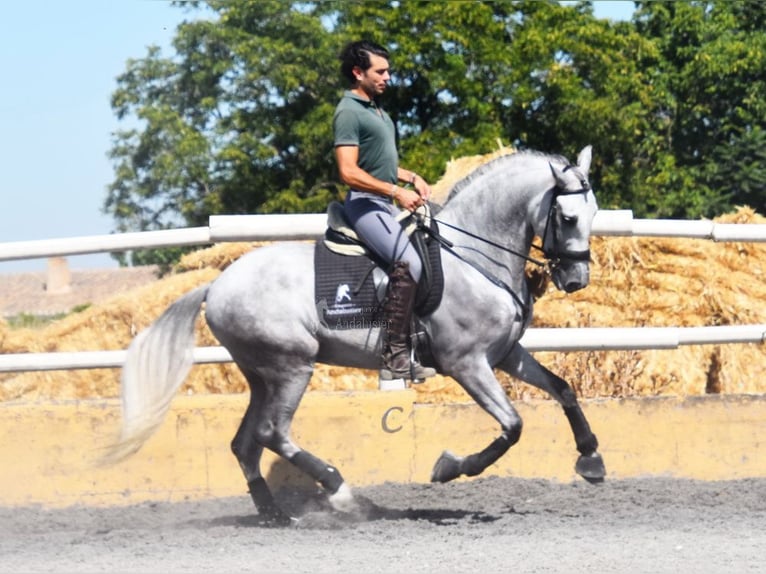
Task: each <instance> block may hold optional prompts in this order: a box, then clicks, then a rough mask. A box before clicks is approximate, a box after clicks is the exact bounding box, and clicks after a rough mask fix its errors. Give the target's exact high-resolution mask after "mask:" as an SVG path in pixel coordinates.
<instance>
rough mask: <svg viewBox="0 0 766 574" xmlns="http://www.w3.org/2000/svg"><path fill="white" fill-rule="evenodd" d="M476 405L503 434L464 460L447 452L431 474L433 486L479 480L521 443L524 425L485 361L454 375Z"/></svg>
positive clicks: (442, 455)
mask: <svg viewBox="0 0 766 574" xmlns="http://www.w3.org/2000/svg"><path fill="white" fill-rule="evenodd" d="M451 376H452V377H454V378H455V379H456V380H457V381H458V383H460V385H461V386H462V387H463V388H464V389H465V390H466V392H467V393H468V394H469V395H470V396H471V398H473V400H474V401H476V403H477V404H478V405H479V406H480V407H482V408H483V409H484V410H485V411H487V413H489V414H490V415H491V416H492V417H493V418H494V419H495V420H496V421H498V422H499V423H500V427H501V429H502V433H501V434H500V436H499V437H498V438H496V439H495V440H494V441H492V442H491V443H490V444H489V446H487V447H486V448H485V449H484V450H482V451H480V452H477V453H474V454H471V455H468V456H465V457H461V456H457V455H455V454H453V453H451V452H449V451H446V450H445V451H444V452H443V453H442V454H441V456H440V457H439V459H438V460H437V461H436V464H435V465H434V469H433V471H432V472H431V482H448V481H450V480H454V479H455V478H458V477H459V476H461V475H465V476H476V475H478V474H481V473H482V472H484V470H485V469H486V468H487V467H488V466H490V465H491V464H493V463H495V462H496V461H497V460H498V459H499V458H500V457H501V456H503V455H504V454H505V453H506V452H507V451H508V449H509V448H511V447H512V446H513V445H514V444H516V443H517V442H518V441H519V437H520V436H521V428H522V421H521V417H519V414H518V413H517V412H516V409H514V408H513V405H511V402H510V401H509V400H508V397H507V396H506V394H505V392H504V391H503V388H502V386H501V385H500V383H499V382H498V381H497V379H496V378H495V375H494V373H493V372H492V368H491V367H490V366H489V365H488V364H486V362H484V361H480V362H479V364H478V365H470V366H466V367H465V368H462V369H460V370H459V372H457V373H455V372H453V373H451Z"/></svg>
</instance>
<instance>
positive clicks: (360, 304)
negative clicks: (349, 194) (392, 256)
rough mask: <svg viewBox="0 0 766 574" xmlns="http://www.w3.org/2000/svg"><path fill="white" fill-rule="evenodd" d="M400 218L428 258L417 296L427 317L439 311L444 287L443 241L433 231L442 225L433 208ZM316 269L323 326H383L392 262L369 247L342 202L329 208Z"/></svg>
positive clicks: (419, 311)
mask: <svg viewBox="0 0 766 574" xmlns="http://www.w3.org/2000/svg"><path fill="white" fill-rule="evenodd" d="M419 211H420V210H419ZM399 220H400V223H401V224H402V226H403V227H404V231H405V233H407V234H408V236H409V237H410V241H411V243H412V244H413V246H414V247H415V249H416V251H417V252H418V255H419V256H420V258H421V260H422V262H423V273H422V276H421V278H420V282H419V284H418V292H417V296H416V300H415V315H416V316H420V317H423V316H426V315H429V314H431V313H433V312H434V311H435V310H436V308H437V307H438V306H439V303H440V302H441V297H442V293H443V290H444V277H443V274H442V266H441V249H440V245H439V243H438V242H437V241H435V240H433V238H432V237H431V235H430V233H433V234H434V235H435V236H438V227H437V224H436V222H435V221H433V220H432V219H431V217H430V214H429V213H428V210H423V211H422V212H421V213H416V214H410V213H409V212H403V214H402V215H401V217H400V218H399ZM314 268H315V278H316V279H315V302H316V305H317V310H318V312H319V318H320V321H321V322H322V324H324V325H325V326H327V327H330V328H333V329H358V328H370V327H376V326H377V327H379V326H381V325H379V324H378V322H379V321H380V320H381V305H382V303H383V300H384V299H385V296H386V289H387V288H388V272H387V268H388V263H387V262H385V261H383V260H381V259H380V258H379V257H377V256H376V255H375V254H374V253H373V252H372V251H371V250H370V249H368V248H367V246H366V245H364V243H363V242H362V241H361V239H360V238H359V236H358V235H357V234H356V233H355V232H354V230H353V228H352V227H351V224H350V223H349V222H348V220H347V219H346V215H345V211H344V209H343V205H342V204H341V203H339V202H337V201H334V202H332V203H330V205H329V206H328V208H327V230H326V231H325V235H324V237H322V238H320V239H318V240H317V242H316V245H315V249H314Z"/></svg>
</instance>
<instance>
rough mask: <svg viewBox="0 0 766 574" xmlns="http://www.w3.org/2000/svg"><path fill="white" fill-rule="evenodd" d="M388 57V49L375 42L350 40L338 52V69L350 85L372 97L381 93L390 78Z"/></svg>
mask: <svg viewBox="0 0 766 574" xmlns="http://www.w3.org/2000/svg"><path fill="white" fill-rule="evenodd" d="M388 57H389V56H388V51H387V50H386V49H385V48H384V47H383V46H380V45H379V44H376V43H375V42H369V41H367V40H359V41H357V42H351V43H350V44H348V45H347V46H346V47H345V48H344V49H343V52H341V54H340V61H341V64H340V71H341V73H342V74H343V75H344V76H345V77H346V78H347V79H348V80H349V82H350V83H351V86H352V87H355V88H356V87H358V88H360V89H362V90H363V91H364V92H365V93H366V94H367V95H368V96H369V97H370V98H373V97H375V96H377V95H379V94H382V93H383V91H384V90H385V88H386V84H387V83H388V81H389V80H390V79H391V76H390V75H389V66H388Z"/></svg>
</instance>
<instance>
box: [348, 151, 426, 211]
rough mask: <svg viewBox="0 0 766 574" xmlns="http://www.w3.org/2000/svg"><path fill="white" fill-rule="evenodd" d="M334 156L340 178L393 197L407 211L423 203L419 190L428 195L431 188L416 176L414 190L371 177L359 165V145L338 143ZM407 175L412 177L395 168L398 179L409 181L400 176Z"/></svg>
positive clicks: (358, 187)
mask: <svg viewBox="0 0 766 574" xmlns="http://www.w3.org/2000/svg"><path fill="white" fill-rule="evenodd" d="M335 158H336V160H337V163H338V173H339V174H340V180H341V181H342V182H343V183H345V184H346V185H348V186H349V187H352V188H354V189H358V190H360V191H368V192H372V193H376V194H378V195H382V196H384V197H393V198H394V199H395V200H396V201H397V203H398V204H399V205H400V206H402V207H403V208H404V209H407V210H408V211H414V210H415V209H417V208H418V207H419V206H420V205H422V204H423V202H424V201H425V199H427V197H426V198H423V197H421V196H420V190H421V189H422V190H423V191H424V192H426V193H428V195H430V192H431V188H430V187H428V184H427V183H426V182H425V181H424V180H423V178H421V177H419V176H416V178H415V180H416V183H415V190H411V189H405V188H402V187H399V186H397V185H395V184H391V183H388V182H385V181H382V180H380V179H378V178H376V177H373V176H372V175H370V174H369V173H367V172H366V171H364V170H363V169H362V168H360V167H359V163H358V161H359V147H358V146H353V145H339V146H336V147H335ZM404 174H406V175H409V176H410V178H412V172H408V171H407V170H403V169H401V168H399V169H398V170H397V177H398V178H399V180H400V181H408V182H409V181H410V180H408V179H406V178H402V177H401V176H402V175H404Z"/></svg>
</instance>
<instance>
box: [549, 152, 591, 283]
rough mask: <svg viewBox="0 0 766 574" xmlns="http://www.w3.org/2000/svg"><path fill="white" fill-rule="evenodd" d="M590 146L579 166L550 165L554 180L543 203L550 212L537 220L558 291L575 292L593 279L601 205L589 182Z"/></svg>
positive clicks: (578, 163)
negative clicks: (594, 227)
mask: <svg viewBox="0 0 766 574" xmlns="http://www.w3.org/2000/svg"><path fill="white" fill-rule="evenodd" d="M590 162H591V146H587V147H585V148H583V150H582V151H581V152H580V154H579V156H578V157H577V165H558V164H556V163H554V162H550V163H549V165H550V168H551V172H552V173H553V177H554V180H555V184H554V187H553V188H552V189H550V190H549V191H548V192H546V195H547V196H548V198H547V200H545V201H543V202H542V206H543V209H544V208H545V207H547V213H544V214H542V215H544V216H543V217H540V218H538V221H539V223H540V224H541V225H542V229H539V230H535V231H536V233H537V235H539V236H540V237H542V238H543V252H544V253H545V256H546V258H547V259H548V262H549V268H550V272H551V278H552V279H553V283H554V285H556V288H558V289H560V290H562V291H565V292H567V293H572V292H574V291H577V290H579V289H582V288H584V287H586V286H587V285H588V282H589V280H590V232H591V227H592V225H593V218H594V216H595V215H596V211H597V209H598V205H597V203H596V197H595V195H594V194H593V190H592V189H591V186H590V183H589V181H588V171H589V170H590Z"/></svg>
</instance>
